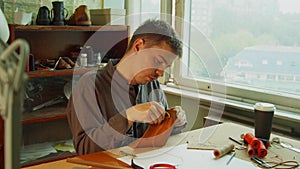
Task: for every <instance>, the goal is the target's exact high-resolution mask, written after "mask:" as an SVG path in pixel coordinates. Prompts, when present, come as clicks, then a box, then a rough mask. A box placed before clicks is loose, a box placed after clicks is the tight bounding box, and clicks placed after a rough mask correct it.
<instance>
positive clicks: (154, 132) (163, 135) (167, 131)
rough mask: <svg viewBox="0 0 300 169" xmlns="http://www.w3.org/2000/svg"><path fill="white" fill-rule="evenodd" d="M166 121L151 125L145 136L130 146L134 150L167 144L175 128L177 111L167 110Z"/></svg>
mask: <svg viewBox="0 0 300 169" xmlns="http://www.w3.org/2000/svg"><path fill="white" fill-rule="evenodd" d="M167 112H168V114H169V115H170V116H168V115H167V113H166V117H165V119H164V120H163V121H162V122H161V123H160V124H149V126H148V128H147V130H146V131H145V133H144V135H143V136H142V137H141V138H139V139H138V140H137V141H135V142H133V143H131V144H130V145H129V146H130V147H132V148H145V147H162V146H164V145H165V144H166V142H167V140H168V138H169V136H170V135H171V132H172V130H173V127H174V122H175V120H176V118H177V116H176V113H177V112H176V110H174V109H170V110H167Z"/></svg>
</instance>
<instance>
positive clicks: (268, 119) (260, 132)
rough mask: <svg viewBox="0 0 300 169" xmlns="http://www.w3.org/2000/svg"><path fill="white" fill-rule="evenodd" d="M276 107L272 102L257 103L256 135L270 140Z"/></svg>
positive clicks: (255, 106) (255, 110)
mask: <svg viewBox="0 0 300 169" xmlns="http://www.w3.org/2000/svg"><path fill="white" fill-rule="evenodd" d="M275 110H276V108H275V106H274V105H273V104H271V103H261V102H260V103H256V104H255V105H254V113H255V122H254V123H255V124H254V125H255V130H254V132H255V137H257V138H258V139H262V140H265V141H268V140H269V139H270V135H271V130H272V121H273V116H274V112H275Z"/></svg>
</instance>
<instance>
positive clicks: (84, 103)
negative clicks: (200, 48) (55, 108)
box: [67, 20, 186, 155]
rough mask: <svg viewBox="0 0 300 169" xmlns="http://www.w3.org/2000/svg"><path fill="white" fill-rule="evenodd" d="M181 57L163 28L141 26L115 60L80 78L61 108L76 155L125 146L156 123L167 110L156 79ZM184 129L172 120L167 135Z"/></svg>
mask: <svg viewBox="0 0 300 169" xmlns="http://www.w3.org/2000/svg"><path fill="white" fill-rule="evenodd" d="M181 53H182V44H181V41H180V40H179V39H178V38H177V36H176V33H175V32H174V30H173V29H172V27H171V26H170V25H169V24H167V23H166V22H164V21H160V20H147V21H146V22H145V23H144V24H143V25H141V26H140V27H139V28H138V29H137V30H136V31H135V32H134V34H133V37H132V39H131V40H130V43H129V45H128V48H127V51H126V52H125V54H124V56H123V57H122V59H121V60H110V61H109V62H108V64H107V66H106V67H105V68H103V69H100V70H98V71H97V72H89V73H86V74H85V75H83V76H82V77H81V78H80V80H79V81H78V83H77V84H76V86H75V88H74V89H73V93H72V96H71V97H70V100H69V103H68V106H67V115H68V121H69V125H70V128H71V132H72V134H73V142H74V146H75V149H76V151H77V153H78V154H79V155H82V154H88V153H92V152H97V151H103V150H107V149H112V148H117V147H121V146H126V145H129V144H130V143H132V142H133V141H135V140H136V139H137V138H140V137H141V136H142V135H143V133H144V132H145V130H146V129H147V126H148V124H159V123H161V122H162V121H163V119H164V117H165V110H166V109H167V108H168V107H167V101H166V99H165V96H164V93H163V92H162V90H161V89H160V85H159V82H158V81H157V78H158V77H160V76H163V74H164V70H165V69H166V68H167V67H169V66H170V65H171V64H172V62H173V61H174V60H175V59H176V58H178V57H180V56H181ZM183 113H184V112H183ZM183 117H185V116H183ZM185 124H186V120H185V118H178V120H176V121H175V124H174V125H175V127H174V130H173V131H175V132H176V130H179V131H180V130H181V129H182V128H183V127H184V126H185Z"/></svg>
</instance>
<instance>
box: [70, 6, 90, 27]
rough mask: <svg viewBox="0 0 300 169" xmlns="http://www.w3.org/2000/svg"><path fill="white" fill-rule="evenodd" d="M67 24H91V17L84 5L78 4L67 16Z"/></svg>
mask: <svg viewBox="0 0 300 169" xmlns="http://www.w3.org/2000/svg"><path fill="white" fill-rule="evenodd" d="M67 24H68V25H91V19H90V15H89V11H88V7H87V6H86V5H80V6H79V7H78V8H76V9H75V12H74V14H73V15H72V16H71V17H70V18H69V20H68V22H67Z"/></svg>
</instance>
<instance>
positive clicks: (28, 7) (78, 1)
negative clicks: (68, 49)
mask: <svg viewBox="0 0 300 169" xmlns="http://www.w3.org/2000/svg"><path fill="white" fill-rule="evenodd" d="M52 1H54V0H30V1H29V0H0V7H1V9H2V10H3V12H4V14H5V16H6V19H7V22H8V23H9V24H13V23H14V13H15V10H16V9H18V10H19V11H23V12H27V13H30V12H32V21H33V24H35V20H36V16H37V13H38V10H39V8H40V7H41V6H47V7H48V8H49V10H51V9H52ZM59 1H62V0H59ZM63 2H64V7H65V8H66V9H67V11H68V14H69V15H68V16H67V18H69V17H70V16H71V15H72V14H73V13H74V11H75V9H76V8H77V7H78V6H79V5H83V4H85V5H87V6H88V7H89V9H95V8H102V0H64V1H63Z"/></svg>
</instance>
